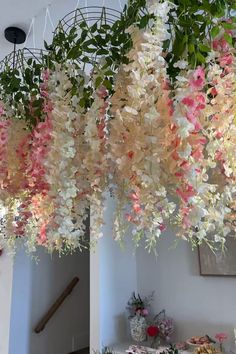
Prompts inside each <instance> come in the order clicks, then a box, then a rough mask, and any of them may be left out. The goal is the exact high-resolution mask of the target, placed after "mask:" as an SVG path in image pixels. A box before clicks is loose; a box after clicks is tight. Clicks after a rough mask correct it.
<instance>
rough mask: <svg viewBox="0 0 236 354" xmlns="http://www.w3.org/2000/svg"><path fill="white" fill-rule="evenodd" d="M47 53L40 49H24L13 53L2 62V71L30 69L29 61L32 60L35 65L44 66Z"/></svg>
mask: <svg viewBox="0 0 236 354" xmlns="http://www.w3.org/2000/svg"><path fill="white" fill-rule="evenodd" d="M46 53H47V52H46V51H45V50H43V49H38V48H23V49H19V50H17V51H16V52H14V51H13V52H11V53H10V54H8V55H7V56H6V57H5V58H4V59H3V60H2V61H1V62H0V71H4V70H6V69H7V68H10V69H13V68H15V69H17V70H19V71H21V70H23V69H25V68H27V67H29V65H28V60H29V59H32V60H33V62H35V63H38V64H42V63H43V57H44V55H46Z"/></svg>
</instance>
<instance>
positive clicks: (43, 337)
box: [4, 251, 89, 354]
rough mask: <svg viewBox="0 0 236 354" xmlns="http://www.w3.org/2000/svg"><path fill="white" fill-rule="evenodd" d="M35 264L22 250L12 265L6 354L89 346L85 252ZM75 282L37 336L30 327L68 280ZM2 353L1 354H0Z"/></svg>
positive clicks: (46, 353) (62, 353)
mask: <svg viewBox="0 0 236 354" xmlns="http://www.w3.org/2000/svg"><path fill="white" fill-rule="evenodd" d="M38 256H39V259H40V262H39V264H36V263H35V261H34V260H31V259H30V258H29V256H27V255H25V254H24V252H23V251H21V252H19V253H18V254H17V257H16V260H15V263H14V277H13V296H12V311H11V331H10V352H9V354H19V353H21V354H54V353H57V354H68V353H69V352H71V351H72V350H77V349H79V348H83V347H87V346H88V345H89V253H88V252H83V253H75V254H73V255H69V256H62V257H61V258H60V257H58V256H57V255H54V256H52V257H51V256H50V255H48V254H46V253H45V252H44V251H40V252H39V254H38ZM75 276H78V277H79V278H80V281H79V283H78V284H77V286H76V287H75V288H74V290H73V292H72V293H71V295H70V296H69V297H68V298H67V299H66V300H65V302H64V303H63V304H62V306H61V308H60V309H59V310H58V311H57V312H56V314H55V315H54V316H53V318H52V319H51V321H50V322H49V323H48V325H47V326H46V327H45V329H44V331H43V332H41V333H40V334H35V333H34V332H33V329H34V327H35V326H36V324H37V323H38V321H39V320H40V319H41V317H42V316H43V315H44V314H45V312H46V311H47V310H48V309H49V307H50V306H51V305H52V304H53V303H54V302H55V300H56V299H57V298H58V296H59V295H61V293H62V291H63V290H64V289H65V288H66V286H67V285H68V284H69V283H70V281H71V280H72V279H73V278H74V277H75ZM4 354H5V353H4Z"/></svg>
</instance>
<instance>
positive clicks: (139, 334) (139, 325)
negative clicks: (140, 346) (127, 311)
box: [130, 315, 147, 343]
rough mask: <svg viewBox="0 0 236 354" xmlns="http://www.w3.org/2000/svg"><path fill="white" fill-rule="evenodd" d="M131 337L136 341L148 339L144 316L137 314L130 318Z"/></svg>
mask: <svg viewBox="0 0 236 354" xmlns="http://www.w3.org/2000/svg"><path fill="white" fill-rule="evenodd" d="M130 331H131V337H132V339H133V340H134V341H135V342H138V343H140V342H144V341H145V340H146V339H147V322H146V319H145V318H144V317H143V316H140V315H136V316H134V317H132V318H131V319H130Z"/></svg>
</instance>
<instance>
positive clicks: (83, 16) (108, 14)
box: [55, 6, 121, 33]
mask: <svg viewBox="0 0 236 354" xmlns="http://www.w3.org/2000/svg"><path fill="white" fill-rule="evenodd" d="M120 16H121V12H120V11H118V10H115V9H112V8H109V7H102V6H88V7H81V8H77V9H75V10H74V11H71V12H69V13H68V14H67V15H65V16H64V17H63V18H62V19H61V20H60V21H59V25H58V26H57V27H56V30H55V32H57V31H58V30H61V28H63V30H64V32H65V33H68V32H69V31H70V29H71V28H73V27H75V26H78V29H79V28H80V27H79V25H80V24H81V23H82V22H83V21H86V22H92V23H93V24H94V23H95V22H99V21H100V22H101V23H100V24H101V25H102V24H109V25H112V24H114V23H115V22H116V21H117V20H118V19H119V18H120Z"/></svg>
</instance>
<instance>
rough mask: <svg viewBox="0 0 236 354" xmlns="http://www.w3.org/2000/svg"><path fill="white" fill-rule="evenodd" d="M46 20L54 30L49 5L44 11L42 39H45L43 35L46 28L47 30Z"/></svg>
mask: <svg viewBox="0 0 236 354" xmlns="http://www.w3.org/2000/svg"><path fill="white" fill-rule="evenodd" d="M48 20H49V22H50V24H51V27H52V29H53V30H54V28H55V27H54V24H53V21H52V17H51V14H50V11H49V7H47V8H46V13H45V21H44V29H43V39H45V35H46V30H47V24H48Z"/></svg>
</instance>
